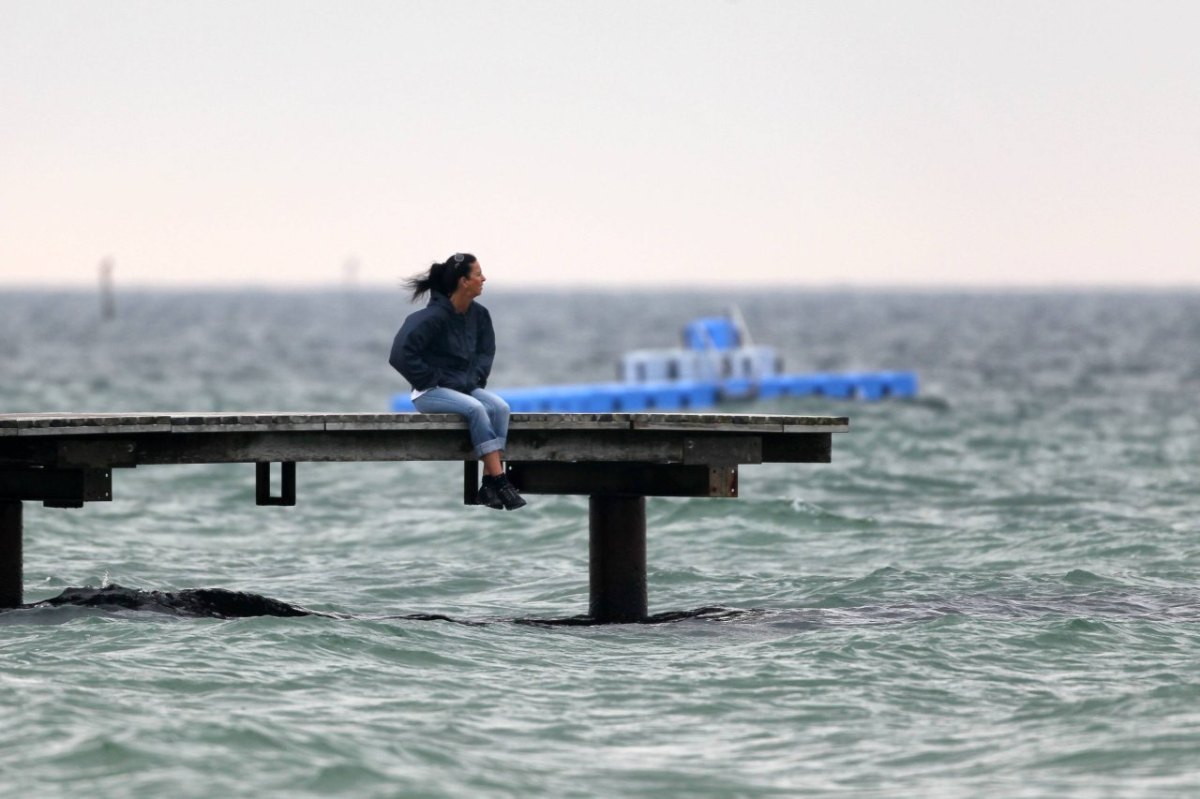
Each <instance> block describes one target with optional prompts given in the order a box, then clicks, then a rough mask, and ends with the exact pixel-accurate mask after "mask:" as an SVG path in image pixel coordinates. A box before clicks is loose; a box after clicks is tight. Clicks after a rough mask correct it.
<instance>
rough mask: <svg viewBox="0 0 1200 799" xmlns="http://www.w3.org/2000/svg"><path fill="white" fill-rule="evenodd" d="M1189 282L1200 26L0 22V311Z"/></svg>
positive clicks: (1198, 183) (554, 15) (1199, 224)
mask: <svg viewBox="0 0 1200 799" xmlns="http://www.w3.org/2000/svg"><path fill="white" fill-rule="evenodd" d="M457 250H467V251H471V252H474V253H475V254H477V255H478V256H479V258H480V260H481V262H482V263H483V265H484V268H485V272H486V273H487V274H488V277H489V278H490V280H491V281H492V282H491V284H490V286H491V287H499V286H502V285H507V286H511V287H531V286H538V285H552V286H555V287H571V286H588V285H597V284H602V285H608V286H620V285H641V284H673V285H679V286H709V285H730V286H733V285H736V286H743V287H749V288H757V289H770V288H773V287H788V286H809V285H813V286H827V285H833V284H836V285H852V286H870V285H878V284H889V285H896V284H904V285H914V286H922V287H924V286H944V285H952V286H992V285H997V286H1006V285H1019V286H1046V285H1064V284H1065V285H1117V284H1131V285H1152V286H1168V285H1191V286H1197V285H1200V3H1196V2H1192V1H1191V0H1186V1H1181V2H1152V1H1151V2H1145V1H1142V2H1100V1H1097V0H1086V1H1083V0H1080V1H1078V2H1074V1H1070V0H1067V1H1064V2H1048V1H1047V0H1005V1H1004V2H982V1H981V2H967V0H947V1H946V2H931V1H925V0H922V1H920V2H893V1H891V0H888V1H886V2H884V1H881V2H844V0H839V1H838V2H827V3H812V2H767V1H766V0H740V1H738V2H733V1H732V0H633V1H632V2H626V1H624V0H603V2H600V1H599V0H597V1H596V2H582V1H581V2H562V1H561V0H547V1H546V2H532V1H529V2H526V1H521V2H518V1H514V2H466V1H465V0H464V1H462V2H454V1H449V2H447V1H446V0H437V1H436V2H402V1H401V0H394V1H389V2H332V1H330V2H298V1H297V0H203V2H201V1H200V0H194V1H191V2H189V1H188V0H179V1H177V2H161V1H160V0H151V1H145V2H142V1H138V2H133V1H128V2H126V1H121V2H118V1H117V0H108V1H106V2H100V1H99V0H88V1H87V2H64V1H61V0H45V1H44V2H42V1H36V2H35V0H0V285H20V284H54V285H64V284H80V285H92V284H94V283H95V280H96V272H97V264H98V263H99V262H100V260H101V259H102V258H104V257H106V256H111V258H112V259H113V260H114V261H115V264H116V276H117V281H118V284H133V283H142V284H162V285H185V284H186V285H192V284H237V283H255V284H270V285H281V286H282V285H309V284H318V283H338V282H340V281H341V280H342V279H343V276H344V274H345V273H346V272H347V264H348V263H350V262H354V263H357V264H358V267H357V275H358V279H359V281H360V282H361V283H364V284H371V283H379V284H389V285H393V286H394V285H395V284H396V281H397V280H398V279H399V278H400V277H402V276H404V275H407V274H411V273H413V272H415V271H417V270H419V269H422V268H424V267H427V266H428V265H429V263H430V262H431V261H432V260H434V259H442V258H444V257H446V256H448V255H450V254H451V253H453V252H455V251H457Z"/></svg>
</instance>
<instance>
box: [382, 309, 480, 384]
mask: <svg viewBox="0 0 1200 799" xmlns="http://www.w3.org/2000/svg"><path fill="white" fill-rule="evenodd" d="M495 357H496V333H495V331H494V330H492V315H491V314H489V313H488V310H487V308H484V307H483V306H482V305H480V304H479V303H477V302H472V303H471V304H470V305H469V306H467V312H466V313H465V314H460V313H459V312H458V311H456V310H454V306H453V305H452V304H451V303H450V298H449V297H447V296H446V295H445V294H438V293H437V292H433V293H432V294H431V295H430V297H429V304H428V305H426V306H425V307H424V308H422V309H421V310H419V311H417V312H416V313H414V314H410V315H409V317H408V318H407V319H405V320H404V324H403V325H401V326H400V330H399V332H397V333H396V338H395V340H394V341H393V342H392V354H391V357H390V358H388V362H389V363H391V365H392V366H393V367H394V368H395V369H396V371H397V372H399V373H400V374H402V375H404V377H405V379H406V380H408V382H409V383H411V384H412V387H413V388H414V389H417V390H419V391H424V390H426V389H430V388H435V387H437V386H441V387H443V388H452V389H454V390H455V391H461V392H462V393H464V394H470V393H471V392H472V391H474V390H475V389H477V388H483V387H484V386H486V385H487V380H488V375H490V374H491V373H492V360H493V359H494V358H495Z"/></svg>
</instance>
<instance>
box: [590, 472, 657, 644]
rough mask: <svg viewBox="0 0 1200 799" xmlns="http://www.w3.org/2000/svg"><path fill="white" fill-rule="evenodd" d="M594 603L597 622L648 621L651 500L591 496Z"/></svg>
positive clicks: (592, 603)
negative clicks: (648, 509) (648, 503)
mask: <svg viewBox="0 0 1200 799" xmlns="http://www.w3.org/2000/svg"><path fill="white" fill-rule="evenodd" d="M588 523H589V524H588V526H589V536H590V541H589V549H590V572H591V573H590V578H591V602H590V611H589V614H588V615H590V616H591V617H592V618H593V619H595V620H596V621H598V622H605V623H617V622H638V621H644V620H645V619H646V498H645V497H631V496H619V495H612V494H594V495H592V496H591V497H589V498H588Z"/></svg>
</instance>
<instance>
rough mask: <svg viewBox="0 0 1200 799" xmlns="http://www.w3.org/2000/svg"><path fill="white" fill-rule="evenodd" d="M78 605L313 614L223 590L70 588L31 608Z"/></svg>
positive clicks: (214, 614)
mask: <svg viewBox="0 0 1200 799" xmlns="http://www.w3.org/2000/svg"><path fill="white" fill-rule="evenodd" d="M61 605H75V606H77V607H89V608H104V609H111V610H144V611H150V612H151V613H167V614H170V615H172V616H192V617H208V618H214V619H240V618H244V617H247V616H312V615H319V614H314V613H313V612H312V611H308V610H304V609H303V608H299V607H296V606H295V605H289V604H287V603H286V602H280V601H279V600H277V599H271V598H270V597H265V596H260V595H258V594H246V593H242V592H240V591H227V590H225V589H223V588H189V589H187V590H184V591H140V590H138V589H136V588H126V587H125V586H121V585H107V586H105V587H104V588H68V589H66V590H65V591H63V592H62V593H61V594H59V595H58V596H56V597H53V598H51V599H46V600H43V601H42V602H37V603H35V604H32V605H29V606H28V607H31V608H44V607H58V606H61Z"/></svg>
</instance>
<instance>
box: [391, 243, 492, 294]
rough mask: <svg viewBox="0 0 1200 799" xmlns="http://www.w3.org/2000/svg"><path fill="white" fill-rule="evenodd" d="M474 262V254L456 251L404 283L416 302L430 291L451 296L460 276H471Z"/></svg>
mask: <svg viewBox="0 0 1200 799" xmlns="http://www.w3.org/2000/svg"><path fill="white" fill-rule="evenodd" d="M474 263H475V256H474V255H471V254H470V253H468V252H459V253H455V254H454V255H451V256H450V257H449V258H447V259H446V260H445V262H443V263H435V264H433V265H432V266H430V267H429V271H427V272H424V273H421V274H419V275H414V276H413V277H410V278H408V279H407V280H405V281H404V285H405V287H406V288H409V289H411V290H412V299H413V301H414V302H415V301H416V300H418V299H420V298H421V297H422V296H423V295H425V294H426V293H428V292H430V291H436V292H437V293H438V294H445V295H446V296H447V297H449V296H450V295H451V294H453V293H454V289H455V288H457V287H458V281H459V278H464V277H470V276H471V265H472V264H474Z"/></svg>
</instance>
